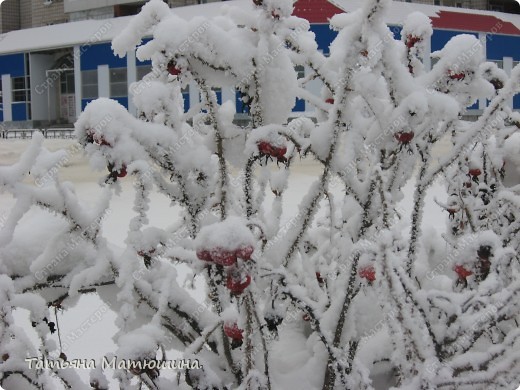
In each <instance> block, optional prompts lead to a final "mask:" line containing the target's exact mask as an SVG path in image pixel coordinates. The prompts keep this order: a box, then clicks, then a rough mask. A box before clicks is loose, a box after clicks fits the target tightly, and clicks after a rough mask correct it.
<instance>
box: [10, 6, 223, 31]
mask: <svg viewBox="0 0 520 390" xmlns="http://www.w3.org/2000/svg"><path fill="white" fill-rule="evenodd" d="M164 1H165V2H166V3H168V4H169V5H170V7H182V6H186V5H194V4H202V3H211V2H217V1H221V0H164ZM145 3H146V0H5V1H4V2H3V3H2V5H1V6H0V33H6V32H9V31H13V30H20V29H25V28H33V27H41V26H48V25H52V24H59V23H66V22H74V21H78V20H85V19H110V18H114V17H120V16H129V15H135V14H137V13H138V12H139V10H140V9H141V7H142V6H143V5H144V4H145Z"/></svg>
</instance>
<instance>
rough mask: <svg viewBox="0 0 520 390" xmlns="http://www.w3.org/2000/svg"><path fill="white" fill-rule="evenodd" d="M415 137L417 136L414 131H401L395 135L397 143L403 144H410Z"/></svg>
mask: <svg viewBox="0 0 520 390" xmlns="http://www.w3.org/2000/svg"><path fill="white" fill-rule="evenodd" d="M414 135H415V134H414V132H413V131H408V132H406V131H399V132H397V133H395V135H394V137H395V139H396V140H397V141H399V142H400V143H402V144H409V143H410V142H411V141H412V139H413V137H414Z"/></svg>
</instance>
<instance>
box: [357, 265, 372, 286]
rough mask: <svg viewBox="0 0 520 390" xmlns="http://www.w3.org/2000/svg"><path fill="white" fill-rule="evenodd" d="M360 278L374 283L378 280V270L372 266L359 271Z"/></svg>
mask: <svg viewBox="0 0 520 390" xmlns="http://www.w3.org/2000/svg"><path fill="white" fill-rule="evenodd" d="M359 276H361V277H362V278H364V279H366V280H368V281H369V282H373V281H374V280H376V270H375V268H374V267H373V266H371V265H369V266H367V267H363V268H361V269H360V270H359Z"/></svg>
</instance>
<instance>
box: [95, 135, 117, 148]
mask: <svg viewBox="0 0 520 390" xmlns="http://www.w3.org/2000/svg"><path fill="white" fill-rule="evenodd" d="M93 139H94V142H95V143H96V144H98V145H100V146H110V147H111V146H112V145H111V144H110V142H108V141H107V140H106V139H105V137H104V136H103V135H97V134H94V136H93Z"/></svg>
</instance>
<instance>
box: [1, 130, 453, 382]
mask: <svg viewBox="0 0 520 390" xmlns="http://www.w3.org/2000/svg"><path fill="white" fill-rule="evenodd" d="M28 144H29V141H28V140H2V141H0V166H1V165H9V164H12V163H14V162H16V161H17V159H18V157H19V156H20V154H21V153H22V151H23V150H24V149H25V148H26V147H27V146H28ZM44 145H45V146H46V147H47V148H48V149H49V150H52V151H54V150H58V149H61V148H64V149H67V150H79V149H76V146H75V142H74V141H73V140H45V142H44ZM443 145H444V144H443ZM443 145H441V146H440V147H439V148H438V149H437V154H438V155H441V154H443V153H444V152H445V148H447V147H448V146H447V144H445V145H444V146H443ZM70 155H71V157H70V159H69V160H68V162H67V164H64V166H63V167H62V168H61V170H60V177H61V179H62V180H67V181H70V182H72V183H74V186H75V188H76V193H77V194H78V195H79V196H80V197H81V199H82V200H83V201H84V202H85V203H86V204H88V203H93V202H94V201H95V200H96V199H97V197H98V196H99V195H100V192H101V191H100V187H99V185H98V180H99V179H100V178H101V177H102V176H103V175H105V174H106V172H94V171H92V170H91V169H90V167H89V164H88V161H87V160H86V157H85V156H84V154H83V153H82V152H81V151H78V152H76V153H71V154H70ZM275 168H276V166H275V165H274V166H273V169H275ZM292 169H293V175H292V178H291V179H290V182H289V189H288V191H287V193H286V194H287V196H286V198H285V203H286V204H285V205H284V210H285V212H286V214H285V215H284V216H285V218H287V219H288V218H290V216H291V215H294V214H295V213H296V210H297V206H298V204H299V202H300V200H301V198H302V197H303V195H304V194H305V193H306V192H307V190H308V188H309V186H310V185H311V183H313V181H314V180H316V179H317V177H318V175H319V173H320V166H319V164H317V163H315V162H314V161H313V160H312V159H304V160H301V161H297V163H296V164H294V165H293V168H292ZM120 180H121V185H122V192H121V194H120V195H119V196H116V197H115V198H114V200H113V202H112V204H111V208H110V213H109V214H108V215H107V218H106V219H105V220H104V224H103V230H104V232H105V236H106V237H108V239H109V240H110V242H111V243H112V244H113V245H115V246H120V247H123V245H124V240H125V238H126V235H127V227H128V222H129V220H130V219H131V218H132V217H133V212H132V202H133V197H134V190H133V185H132V178H131V177H130V176H128V177H126V178H124V179H120ZM411 184H413V183H408V185H407V187H406V189H405V198H404V199H403V201H402V202H401V204H400V207H401V210H404V211H406V212H407V213H408V215H409V212H410V208H411V204H412V202H411V199H412V196H413V192H412V191H413V185H411ZM333 191H341V186H335V187H333ZM434 196H436V197H437V198H439V199H440V200H444V199H445V195H444V189H443V186H442V183H439V182H436V183H435V184H434V185H433V186H432V187H431V188H430V190H429V195H428V197H427V200H426V204H427V206H426V213H425V218H424V222H423V224H424V226H425V227H426V226H427V227H428V232H431V231H435V232H436V233H437V234H439V233H441V232H442V231H444V229H445V227H444V226H445V219H446V215H445V213H443V212H441V210H440V208H439V207H438V206H436V205H435V204H434V202H433V197H434ZM151 200H152V201H151V204H150V211H149V217H150V225H152V226H157V227H167V226H168V225H170V224H172V223H173V222H174V221H175V218H176V216H177V212H176V210H175V209H174V208H172V207H171V206H170V205H169V201H168V200H167V199H166V198H165V197H164V196H161V195H159V194H157V193H155V194H152V196H151ZM269 200H270V199H267V202H266V204H267V205H268V204H269ZM13 204H14V199H12V198H11V197H10V196H9V195H6V194H0V221H2V220H3V218H5V216H6V215H7V213H9V210H10V209H11V207H12V205H13ZM267 207H268V206H267ZM405 215H406V213H405ZM22 225H23V220H22ZM26 225H27V224H26ZM45 228H46V227H45V226H43V225H42V226H24V227H23V232H24V234H37V230H38V229H45ZM19 233H21V232H19ZM428 234H430V233H428ZM429 238H430V239H433V238H432V237H429ZM185 276H186V273H184V274H182V273H181V276H180V277H185ZM194 294H196V295H198V298H200V299H203V297H204V292H203V291H195V292H194ZM80 299H81V302H79V304H78V305H77V306H76V307H75V308H72V309H70V310H68V311H65V312H60V313H58V320H59V326H60V330H61V339H62V343H63V345H64V346H66V347H64V349H65V351H66V354H67V356H68V357H69V359H72V358H95V359H99V358H101V357H102V356H103V355H104V354H105V353H107V352H111V351H114V350H115V348H116V346H115V344H114V343H113V341H112V339H111V337H112V336H113V335H114V333H115V330H116V327H115V325H114V320H115V318H116V314H115V313H113V312H112V311H111V310H110V309H109V308H108V307H107V306H106V304H105V303H103V302H102V301H101V300H100V299H99V298H97V297H96V296H95V295H85V296H82V297H81V298H80ZM16 318H17V319H18V320H19V321H20V325H22V326H26V327H30V325H29V322H28V318H27V315H26V314H25V313H23V312H21V311H18V313H17V317H16ZM53 320H54V319H53ZM78 334H80V336H78V337H76V336H77V335H78ZM75 335H76V336H75ZM55 337H56V341H58V339H57V334H55ZM79 374H80V375H81V376H82V377H83V378H84V380H88V379H87V378H88V370H80V372H79Z"/></svg>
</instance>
